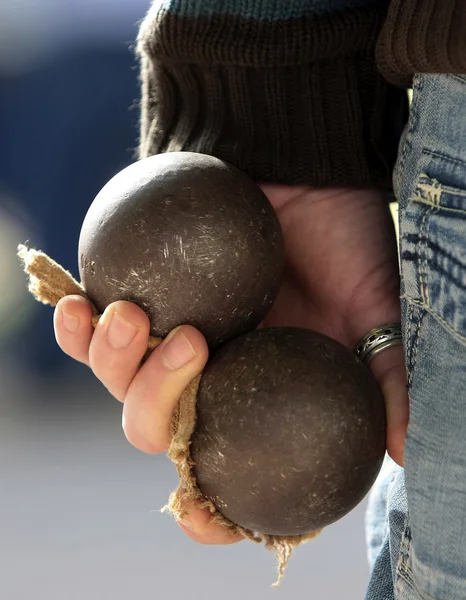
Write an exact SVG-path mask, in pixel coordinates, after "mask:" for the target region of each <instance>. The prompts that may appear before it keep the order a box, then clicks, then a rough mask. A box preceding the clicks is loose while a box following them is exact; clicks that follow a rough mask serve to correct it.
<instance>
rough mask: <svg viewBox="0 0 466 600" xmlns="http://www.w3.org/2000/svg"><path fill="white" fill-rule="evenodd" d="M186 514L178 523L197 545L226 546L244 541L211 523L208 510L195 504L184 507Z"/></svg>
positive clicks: (217, 524) (220, 526)
mask: <svg viewBox="0 0 466 600" xmlns="http://www.w3.org/2000/svg"><path fill="white" fill-rule="evenodd" d="M184 508H185V511H186V514H185V516H183V519H180V520H179V521H178V525H179V526H180V528H181V529H182V530H183V532H184V533H185V534H186V535H187V536H188V537H189V538H191V539H192V540H193V541H194V542H197V543H198V544H209V545H222V546H224V545H228V544H236V543H237V542H241V541H242V540H244V536H242V535H241V534H239V533H235V534H232V533H231V531H230V530H228V529H226V528H225V527H224V526H223V525H220V524H219V523H218V522H215V521H213V519H212V513H211V512H210V510H209V509H208V508H199V507H198V505H197V504H196V503H192V504H189V505H186V506H185V507H184Z"/></svg>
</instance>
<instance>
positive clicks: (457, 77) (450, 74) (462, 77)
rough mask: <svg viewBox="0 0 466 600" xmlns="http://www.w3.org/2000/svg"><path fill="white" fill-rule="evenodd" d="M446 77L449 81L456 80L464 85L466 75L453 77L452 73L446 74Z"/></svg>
mask: <svg viewBox="0 0 466 600" xmlns="http://www.w3.org/2000/svg"><path fill="white" fill-rule="evenodd" d="M447 77H450V79H456V80H457V81H460V82H461V83H466V75H455V74H454V73H448V74H447Z"/></svg>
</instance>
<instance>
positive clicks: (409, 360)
mask: <svg viewBox="0 0 466 600" xmlns="http://www.w3.org/2000/svg"><path fill="white" fill-rule="evenodd" d="M407 313H408V314H407V315H406V319H407V321H408V331H407V332H406V344H405V346H406V347H407V348H409V356H407V357H406V358H407V363H408V364H407V367H408V368H407V373H408V388H410V387H411V383H412V372H413V371H412V368H411V366H412V360H413V348H414V345H413V343H412V339H411V331H412V329H413V313H414V304H412V303H408V311H407Z"/></svg>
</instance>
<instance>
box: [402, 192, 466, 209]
mask: <svg viewBox="0 0 466 600" xmlns="http://www.w3.org/2000/svg"><path fill="white" fill-rule="evenodd" d="M444 190H445V191H446V192H448V189H445V188H444ZM454 193H455V195H456V196H464V197H465V198H466V192H465V193H462V192H461V193H460V194H458V193H457V192H456V191H455V192H454ZM413 200H415V201H416V202H419V204H423V205H424V206H429V207H430V208H432V203H431V202H429V200H426V199H425V198H421V197H420V196H419V197H416V198H414V199H413ZM439 209H441V210H442V211H448V212H452V213H458V214H460V215H464V214H465V213H466V210H464V209H463V208H451V207H450V206H444V205H443V204H439V206H438V207H437V210H439Z"/></svg>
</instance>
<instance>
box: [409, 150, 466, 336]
mask: <svg viewBox="0 0 466 600" xmlns="http://www.w3.org/2000/svg"><path fill="white" fill-rule="evenodd" d="M420 165H422V173H421V174H420V175H419V176H418V178H417V181H416V185H415V188H414V193H413V195H412V196H411V198H410V199H409V201H408V204H407V206H406V207H405V208H404V210H403V211H402V213H401V227H400V230H401V239H400V245H401V251H400V253H401V259H402V270H403V282H404V293H405V295H406V297H407V299H408V301H409V302H413V303H415V304H417V305H420V306H422V307H423V308H424V309H427V310H429V311H430V312H432V313H434V314H435V315H436V316H437V317H438V318H439V319H440V320H441V321H442V322H443V324H444V325H445V326H446V327H447V328H448V329H449V330H450V331H451V332H453V333H455V335H456V336H459V337H460V338H462V339H463V340H464V341H466V161H462V160H457V159H455V158H451V157H447V156H444V155H442V154H439V153H436V152H429V151H424V153H423V155H422V158H421V161H420Z"/></svg>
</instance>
